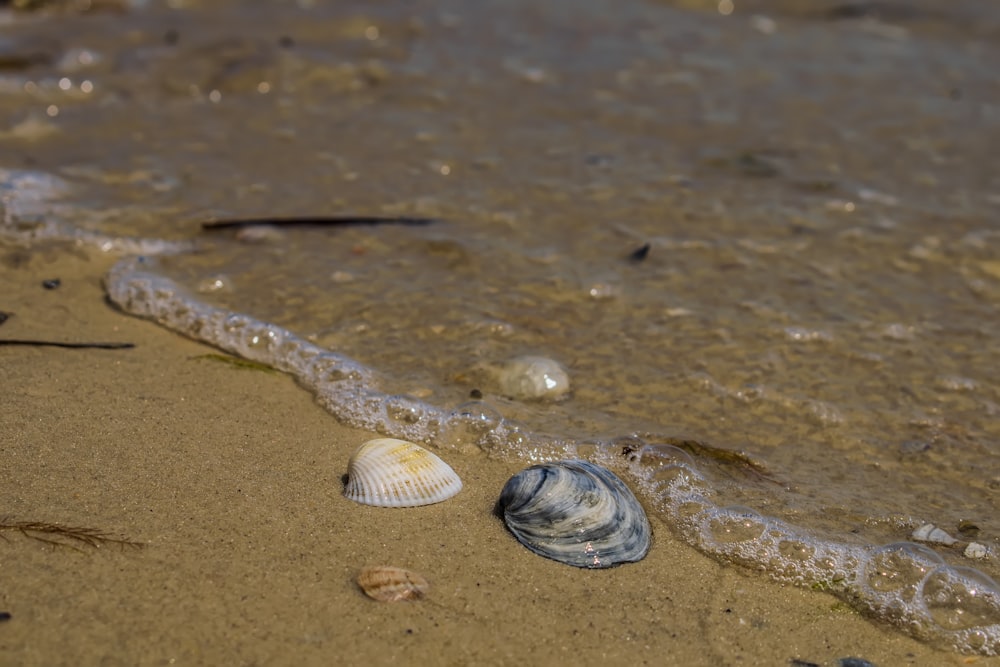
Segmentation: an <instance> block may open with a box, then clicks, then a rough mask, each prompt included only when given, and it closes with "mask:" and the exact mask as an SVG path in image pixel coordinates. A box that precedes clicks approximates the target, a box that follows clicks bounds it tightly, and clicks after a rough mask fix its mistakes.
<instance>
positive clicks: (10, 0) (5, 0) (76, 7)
mask: <svg viewBox="0 0 1000 667" xmlns="http://www.w3.org/2000/svg"><path fill="white" fill-rule="evenodd" d="M132 4H133V0H0V8H9V9H13V10H14V11H18V12H38V11H59V12H73V13H77V14H89V13H91V12H124V11H127V10H129V9H130V8H131V6H132Z"/></svg>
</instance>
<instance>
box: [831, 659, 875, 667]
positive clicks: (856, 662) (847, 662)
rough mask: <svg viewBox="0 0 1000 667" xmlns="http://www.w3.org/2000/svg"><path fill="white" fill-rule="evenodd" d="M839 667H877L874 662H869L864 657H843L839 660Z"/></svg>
mask: <svg viewBox="0 0 1000 667" xmlns="http://www.w3.org/2000/svg"><path fill="white" fill-rule="evenodd" d="M837 665H838V666H839V667H875V663H874V662H868V661H867V660H865V659H864V658H841V659H840V660H839V661H837Z"/></svg>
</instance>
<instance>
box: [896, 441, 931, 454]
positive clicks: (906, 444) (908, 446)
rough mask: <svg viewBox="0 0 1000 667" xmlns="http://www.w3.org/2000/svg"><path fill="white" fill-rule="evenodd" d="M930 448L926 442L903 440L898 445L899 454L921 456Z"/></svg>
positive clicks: (929, 444)
mask: <svg viewBox="0 0 1000 667" xmlns="http://www.w3.org/2000/svg"><path fill="white" fill-rule="evenodd" d="M930 448H931V443H929V442H927V441H926V440H904V441H903V442H901V443H900V445H899V451H900V453H901V454H905V455H911V454H922V453H924V452H926V451H927V450H929V449H930Z"/></svg>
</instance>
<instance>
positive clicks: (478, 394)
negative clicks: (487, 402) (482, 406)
mask: <svg viewBox="0 0 1000 667" xmlns="http://www.w3.org/2000/svg"><path fill="white" fill-rule="evenodd" d="M482 397H483V392H481V391H479V390H478V389H473V390H472V391H470V392H469V398H474V399H476V400H479V399H480V398H482Z"/></svg>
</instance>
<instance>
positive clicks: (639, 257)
mask: <svg viewBox="0 0 1000 667" xmlns="http://www.w3.org/2000/svg"><path fill="white" fill-rule="evenodd" d="M651 247H652V246H651V245H650V244H649V243H643V244H642V245H641V246H639V247H638V248H636V249H635V250H633V251H632V252H630V253H629V255H628V258H629V261H631V262H634V263H636V264H638V263H639V262H641V261H643V260H644V259H646V258H647V257H649V249H650V248H651Z"/></svg>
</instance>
